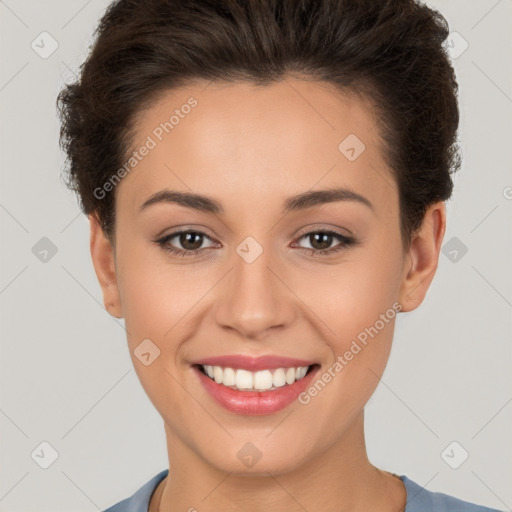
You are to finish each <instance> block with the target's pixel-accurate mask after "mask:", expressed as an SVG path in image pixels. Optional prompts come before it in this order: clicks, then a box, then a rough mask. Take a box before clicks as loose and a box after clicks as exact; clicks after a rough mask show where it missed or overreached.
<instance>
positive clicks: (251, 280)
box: [215, 250, 295, 341]
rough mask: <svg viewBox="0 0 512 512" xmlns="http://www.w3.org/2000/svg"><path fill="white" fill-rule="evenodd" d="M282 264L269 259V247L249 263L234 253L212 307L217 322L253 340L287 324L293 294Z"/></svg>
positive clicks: (291, 318) (291, 315)
mask: <svg viewBox="0 0 512 512" xmlns="http://www.w3.org/2000/svg"><path fill="white" fill-rule="evenodd" d="M282 268H283V266H281V265H279V264H278V262H277V261H276V259H275V258H274V259H272V257H271V251H267V250H263V252H262V253H261V254H260V256H259V257H258V258H257V259H256V260H255V261H253V262H252V263H249V262H248V261H246V260H244V258H242V257H240V256H239V255H238V254H235V256H234V258H233V268H232V269H231V271H230V272H229V274H228V275H227V276H226V278H225V279H223V281H224V282H223V284H222V286H221V287H220V288H219V296H218V300H217V301H216V311H215V318H216V321H217V323H218V325H219V326H220V327H221V328H223V329H231V330H235V331H237V332H238V334H239V335H240V336H242V337H243V338H244V339H252V340H256V341H258V340H263V339H265V338H266V337H267V336H269V335H270V334H271V332H270V331H271V329H272V330H276V329H278V328H279V329H283V328H286V327H287V326H289V325H291V323H292V321H293V318H294V314H295V312H294V307H293V297H294V295H293V293H292V291H291V290H290V288H289V287H288V286H287V283H286V275H285V274H286V273H285V272H282V271H280V269H282Z"/></svg>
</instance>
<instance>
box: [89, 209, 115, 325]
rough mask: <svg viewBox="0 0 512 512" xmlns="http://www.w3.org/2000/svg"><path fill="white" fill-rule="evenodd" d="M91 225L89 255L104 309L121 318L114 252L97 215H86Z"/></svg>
mask: <svg viewBox="0 0 512 512" xmlns="http://www.w3.org/2000/svg"><path fill="white" fill-rule="evenodd" d="M88 218H89V222H90V226H91V257H92V263H93V265H94V271H95V272H96V277H97V278H98V281H99V283H100V286H101V289H102V291H103V303H104V305H105V309H106V310H107V311H108V312H109V313H110V314H111V315H112V316H115V317H116V318H123V311H122V308H121V300H120V296H119V289H118V285H117V277H116V267H115V254H114V249H113V247H112V244H111V243H110V241H109V240H108V238H107V237H106V236H105V234H104V233H103V230H102V229H101V225H100V222H99V221H98V218H97V216H96V215H95V214H94V213H93V214H90V215H88Z"/></svg>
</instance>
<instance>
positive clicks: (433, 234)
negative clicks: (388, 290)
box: [400, 201, 446, 312]
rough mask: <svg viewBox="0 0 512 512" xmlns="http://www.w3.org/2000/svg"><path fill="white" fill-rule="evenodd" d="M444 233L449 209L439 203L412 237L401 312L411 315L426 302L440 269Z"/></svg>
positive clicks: (406, 266) (401, 300)
mask: <svg viewBox="0 0 512 512" xmlns="http://www.w3.org/2000/svg"><path fill="white" fill-rule="evenodd" d="M445 230H446V207H445V203H444V201H439V202H437V203H434V204H432V205H431V206H430V207H429V208H428V209H427V211H426V212H425V215H424V217H423V222H422V224H421V226H420V228H419V229H418V230H417V231H416V232H415V233H414V234H413V236H412V239H411V246H410V248H409V250H408V253H407V255H406V258H405V260H404V261H405V264H404V273H403V277H402V284H401V288H400V304H402V310H401V311H404V312H406V311H412V310H414V309H416V308H417V307H418V306H419V305H420V304H421V303H422V302H423V299H424V298H425V296H426V294H427V291H428V289H429V287H430V283H431V282H432V279H433V278H434V275H435V272H436V269H437V265H438V261H439V252H440V250H441V243H442V241H443V238H444V233H445Z"/></svg>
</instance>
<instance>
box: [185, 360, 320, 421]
mask: <svg viewBox="0 0 512 512" xmlns="http://www.w3.org/2000/svg"><path fill="white" fill-rule="evenodd" d="M213 362H215V363H216V364H208V363H213ZM291 362H293V364H294V366H291ZM235 363H237V364H235ZM308 363H310V362H308V361H303V360H298V359H289V358H260V359H257V360H256V359H251V358H240V357H239V356H236V358H235V357H233V358H226V357H222V358H216V360H214V359H213V358H210V359H208V360H204V361H202V362H196V363H194V364H192V370H193V372H194V373H195V375H196V376H197V378H198V379H199V381H200V384H201V385H202V387H203V389H204V390H205V391H206V393H207V394H208V395H209V396H210V397H211V398H212V399H213V400H214V402H216V403H217V404H218V405H220V406H221V407H223V408H224V409H226V410H227V411H229V412H231V413H235V414H239V415H266V414H267V415H268V414H273V413H276V412H278V411H280V410H282V409H284V408H286V407H288V406H289V405H291V404H292V403H293V402H294V401H296V400H297V398H298V396H299V395H300V393H302V392H303V391H304V390H305V389H307V388H308V386H310V385H311V382H312V381H313V379H314V376H315V374H316V373H317V372H318V371H319V370H320V364H318V363H311V364H308ZM228 364H231V366H228ZM264 365H266V367H265V366H264ZM295 365H296V366H295ZM240 366H244V368H240Z"/></svg>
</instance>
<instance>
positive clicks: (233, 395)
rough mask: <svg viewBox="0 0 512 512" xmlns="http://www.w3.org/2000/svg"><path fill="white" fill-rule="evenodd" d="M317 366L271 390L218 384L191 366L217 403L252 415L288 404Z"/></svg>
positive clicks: (301, 390) (277, 409)
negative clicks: (290, 381) (236, 387)
mask: <svg viewBox="0 0 512 512" xmlns="http://www.w3.org/2000/svg"><path fill="white" fill-rule="evenodd" d="M319 368H320V367H319V366H314V367H313V368H312V369H311V370H310V371H309V373H308V374H307V375H306V376H305V377H303V378H302V379H300V380H296V381H295V382H294V383H293V384H287V385H285V386H282V387H280V388H277V389H274V390H272V391H238V390H236V389H231V388H228V387H226V386H223V385H222V384H218V383H217V382H215V381H214V380H213V379H210V377H208V376H207V375H205V374H204V373H203V372H202V371H201V370H200V369H199V368H198V367H197V366H194V367H193V369H194V371H195V372H196V373H197V375H198V376H199V380H200V381H201V383H202V385H203V386H204V388H205V389H206V391H207V393H208V394H209V395H210V396H211V397H212V398H213V399H214V400H216V401H217V403H219V404H220V405H222V406H223V407H224V408H225V409H227V410H228V411H231V412H234V413H237V414H245V415H252V416H255V415H264V414H272V413H274V412H277V411H280V410H281V409H284V408H285V407H287V406H288V405H290V404H291V403H292V402H293V401H294V400H296V399H297V397H298V396H299V395H300V393H302V392H303V391H305V390H306V389H307V388H308V386H309V385H310V383H311V380H312V379H313V377H314V376H315V374H316V372H317V371H318V370H319Z"/></svg>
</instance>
